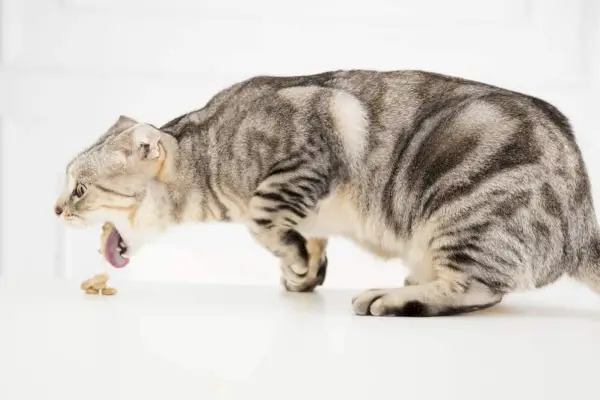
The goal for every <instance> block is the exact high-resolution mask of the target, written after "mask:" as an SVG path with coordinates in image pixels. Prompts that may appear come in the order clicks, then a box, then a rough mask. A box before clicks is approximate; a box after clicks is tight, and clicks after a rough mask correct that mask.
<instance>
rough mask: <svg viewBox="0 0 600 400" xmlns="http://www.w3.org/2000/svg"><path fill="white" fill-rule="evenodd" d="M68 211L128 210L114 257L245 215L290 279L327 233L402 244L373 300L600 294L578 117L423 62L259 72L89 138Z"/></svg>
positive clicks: (118, 220) (319, 269) (319, 262)
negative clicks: (554, 289)
mask: <svg viewBox="0 0 600 400" xmlns="http://www.w3.org/2000/svg"><path fill="white" fill-rule="evenodd" d="M66 176H67V182H66V184H65V188H64V192H63V193H62V194H61V196H60V198H59V199H58V201H57V204H56V207H55V212H56V214H57V215H59V216H61V217H62V218H64V219H65V220H67V221H69V222H70V223H71V224H73V225H79V226H82V225H83V226H87V225H89V224H91V223H97V222H104V221H109V222H111V223H112V224H113V225H114V226H115V228H114V229H113V232H112V233H111V238H109V240H108V241H107V248H106V249H105V253H106V255H107V258H108V259H109V261H110V262H111V263H112V264H113V265H114V266H115V267H123V266H124V265H126V264H127V261H128V258H129V257H130V256H132V255H134V254H135V252H136V251H137V250H138V249H139V248H140V246H142V245H143V244H144V243H146V242H147V241H148V240H149V239H150V238H151V237H152V236H154V235H156V234H158V233H160V232H162V231H164V230H165V229H167V228H168V227H169V226H172V225H174V224H178V223H182V222H187V221H209V220H216V221H236V222H239V223H242V224H245V225H246V226H247V227H248V229H249V230H250V232H251V233H252V235H253V237H254V238H256V240H257V241H258V243H260V244H261V245H262V246H264V247H265V248H267V249H268V250H269V251H270V252H271V253H272V254H273V255H275V257H277V258H278V259H279V260H280V262H281V271H282V284H283V286H284V287H285V288H286V289H287V290H290V291H299V292H302V291H311V290H313V289H314V288H315V287H316V286H317V285H321V284H322V283H323V280H324V278H325V271H326V266H327V258H326V255H325V253H326V245H327V238H328V237H330V236H333V235H341V236H344V237H347V238H350V239H351V240H353V241H354V242H355V243H357V244H358V245H361V246H362V247H364V248H365V249H367V250H369V251H371V252H373V253H375V254H377V255H379V256H381V257H383V258H385V259H389V258H400V259H402V260H403V261H404V263H405V264H406V265H407V266H408V268H409V270H410V274H409V275H408V278H407V279H406V282H405V286H404V287H399V288H386V289H372V290H367V291H365V292H363V293H361V294H359V295H358V296H357V297H355V298H354V299H353V301H352V305H353V309H354V312H355V313H356V314H359V315H395V316H439V315H451V314H458V313H464V312H469V311H475V310H480V309H484V308H487V307H490V306H492V305H494V304H497V303H498V302H500V301H501V299H502V298H503V296H504V295H505V294H507V293H510V292H514V291H517V290H525V289H531V288H537V287H541V286H544V285H548V284H550V283H552V282H554V281H556V280H557V279H558V278H559V277H561V276H565V275H566V276H570V277H574V278H575V279H577V280H579V281H581V282H583V283H584V284H586V285H588V286H589V287H591V288H592V289H593V290H595V291H599V292H600V240H599V239H600V233H599V229H598V224H597V221H596V217H595V212H594V207H593V204H592V198H591V193H590V184H589V180H588V175H587V172H586V169H585V166H584V162H583V160H582V158H581V154H580V151H579V149H578V145H577V143H576V140H575V138H574V136H573V132H572V130H571V127H570V125H569V122H568V121H567V118H565V116H563V115H562V114H561V113H560V112H559V111H558V110H557V109H556V108H555V107H553V106H552V105H550V104H548V103H546V102H544V101H542V100H539V99H537V98H534V97H531V96H527V95H524V94H520V93H515V92H512V91H508V90H505V89H502V88H498V87H494V86H490V85H487V84H483V83H479V82H473V81H469V80H464V79H459V78H455V77H449V76H444V75H439V74H434V73H428V72H423V71H393V72H376V71H336V72H326V73H322V74H317V75H310V76H296V77H266V76H262V77H254V78H252V79H248V80H246V81H244V82H240V83H237V84H235V85H233V86H231V87H229V88H227V89H225V90H223V91H221V92H220V93H218V94H217V95H216V96H214V97H213V98H212V99H211V100H210V101H209V102H208V104H206V106H205V107H203V108H202V109H199V110H196V111H192V112H190V113H187V114H185V115H182V116H180V117H178V118H176V119H174V120H172V121H170V122H168V123H167V124H165V125H163V126H161V127H160V128H157V127H155V126H153V125H151V124H147V123H139V122H136V121H134V120H132V119H130V118H127V117H123V116H122V117H120V118H119V119H118V121H117V122H116V123H115V124H114V125H113V126H112V127H111V128H110V129H109V130H108V132H106V133H105V134H104V135H102V136H101V137H100V138H99V140H98V141H96V142H95V143H94V144H92V145H91V146H90V147H89V148H87V149H85V150H84V151H82V152H81V153H80V154H78V155H77V156H76V157H75V158H74V159H73V160H72V161H71V162H70V163H69V165H68V167H67V173H66Z"/></svg>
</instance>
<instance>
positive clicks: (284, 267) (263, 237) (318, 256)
mask: <svg viewBox="0 0 600 400" xmlns="http://www.w3.org/2000/svg"><path fill="white" fill-rule="evenodd" d="M293 175H294V177H293V178H294V179H289V180H287V179H286V180H284V179H282V178H283V177H281V176H271V177H270V179H267V180H265V181H264V182H262V183H261V184H260V185H259V187H258V189H257V190H256V192H255V193H254V196H253V197H252V200H251V201H250V204H249V206H250V207H249V211H250V219H249V228H250V232H251V233H252V235H253V236H254V238H255V239H256V240H257V241H258V242H259V243H261V244H262V245H263V246H264V247H265V248H266V249H267V250H269V251H270V252H271V253H272V254H274V255H275V256H276V257H278V258H279V260H280V266H281V271H282V277H281V282H282V284H283V286H284V287H285V288H286V289H287V290H289V291H293V292H308V291H312V290H313V289H314V288H315V287H316V286H318V285H320V284H322V283H323V281H324V279H325V273H326V270H327V256H326V255H325V249H326V246H327V240H326V239H324V238H309V239H307V238H305V237H304V236H303V235H302V234H301V233H300V232H299V231H298V229H297V228H298V225H299V224H300V222H302V221H303V220H304V219H305V218H307V217H308V216H310V215H311V214H312V213H313V212H314V208H315V206H316V203H317V202H318V200H319V199H320V198H321V197H322V196H323V195H324V194H325V193H327V185H328V184H329V183H328V182H327V181H326V180H325V177H324V175H323V174H320V173H317V172H315V171H312V170H305V171H294V173H293Z"/></svg>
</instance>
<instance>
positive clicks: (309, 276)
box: [281, 254, 328, 292]
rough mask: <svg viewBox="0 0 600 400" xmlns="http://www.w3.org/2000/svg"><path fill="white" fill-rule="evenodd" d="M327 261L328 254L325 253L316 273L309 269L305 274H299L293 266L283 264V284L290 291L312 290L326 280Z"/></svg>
mask: <svg viewBox="0 0 600 400" xmlns="http://www.w3.org/2000/svg"><path fill="white" fill-rule="evenodd" d="M327 263H328V260H327V256H326V255H325V254H323V256H322V258H321V260H320V263H319V267H318V269H317V271H316V273H314V272H313V271H310V270H308V271H306V273H304V274H297V273H295V272H294V271H295V270H294V269H293V268H285V267H283V266H282V274H281V284H282V286H283V287H284V288H285V290H287V291H288V292H312V291H313V290H314V289H315V288H316V287H317V286H321V285H323V283H324V282H325V277H326V276H327Z"/></svg>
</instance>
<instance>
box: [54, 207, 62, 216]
mask: <svg viewBox="0 0 600 400" xmlns="http://www.w3.org/2000/svg"><path fill="white" fill-rule="evenodd" d="M62 213H63V208H62V207H61V206H54V214H56V215H57V216H59V217H60V215H61V214H62Z"/></svg>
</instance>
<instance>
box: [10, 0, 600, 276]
mask: <svg viewBox="0 0 600 400" xmlns="http://www.w3.org/2000/svg"><path fill="white" fill-rule="evenodd" d="M599 26H600V5H598V3H597V2H595V1H593V0H575V1H566V0H565V1H558V0H550V1H548V0H503V1H501V0H490V1H478V0H454V1H443V0H426V1H414V0H407V1H399V0H395V1H392V0H371V1H348V0H347V1H342V0H336V1H325V0H319V1H317V0H304V1H302V2H300V1H288V2H282V1H275V0H253V1H251V0H213V1H197V0H170V1H159V0H0V150H1V152H2V153H1V162H2V164H1V166H0V171H1V176H0V190H1V214H0V220H1V222H2V232H1V254H2V259H1V261H2V263H1V264H0V276H2V277H5V278H10V279H12V278H22V279H38V278H39V279H43V278H46V277H66V278H78V277H84V276H85V277H87V276H88V275H89V274H90V273H91V272H93V271H95V270H98V269H99V268H101V267H102V263H101V261H100V260H99V259H98V257H97V254H96V248H97V244H98V235H99V227H98V228H96V229H92V230H87V231H78V230H65V229H63V228H62V227H61V226H60V225H59V224H58V223H57V221H56V218H55V217H54V215H53V212H52V208H53V205H54V201H55V198H56V195H57V194H58V189H59V186H60V184H61V179H62V173H63V170H64V167H65V165H66V163H67V162H68V161H69V159H70V158H71V157H72V156H73V155H74V154H76V153H77V152H78V151H79V150H80V149H81V148H82V147H84V146H86V145H87V144H88V143H90V142H91V141H92V140H94V139H95V138H96V137H97V136H98V135H100V134H101V133H103V131H104V130H105V129H106V128H107V127H108V126H110V124H112V123H113V122H114V121H115V120H116V118H117V117H118V116H119V115H120V114H125V115H128V116H130V117H133V118H136V119H139V120H143V121H147V122H150V123H153V124H156V125H161V124H163V123H165V122H166V121H168V120H169V119H171V118H173V117H176V116H177V115H179V114H182V113H184V112H186V111H188V110H191V109H195V108H199V107H201V106H202V105H203V104H204V103H205V102H206V101H207V100H208V99H209V98H210V97H211V96H212V95H213V94H214V93H216V92H217V91H218V90H220V89H222V88H224V87H225V86H228V85H230V84H232V83H234V82H236V81H238V80H241V79H245V78H247V77H249V76H251V75H256V74H269V75H285V74H308V73H316V72H322V71H325V70H331V69H350V68H373V69H408V68H418V69H425V70H432V71H436V72H440V73H446V74H452V75H459V76H463V77H467V78H471V79H476V80H482V81H485V82H488V83H492V84H496V85H500V86H505V87H507V88H510V89H513V90H519V91H524V92H527V93H529V94H533V95H536V96H538V97H542V98H544V99H546V100H549V101H550V102H552V103H554V104H555V105H556V106H558V107H559V108H560V109H561V110H562V111H563V112H565V113H566V114H567V115H568V116H569V117H570V118H571V120H572V122H573V125H574V126H575V129H576V134H577V136H578V138H579V143H580V145H581V147H582V149H583V153H584V157H585V159H586V161H587V165H588V169H589V172H590V175H591V180H592V185H593V189H594V195H595V197H596V198H599V196H600V192H599V191H600V160H599V158H598V155H597V153H598V149H599V146H600V139H598V137H599V136H600V132H599V128H598V124H597V116H598V111H599V108H598V100H597V99H598V95H599V94H600V28H599ZM329 258H330V269H329V274H328V279H327V285H328V286H335V287H370V286H374V285H377V284H385V286H391V285H392V283H393V282H398V283H400V282H401V281H402V279H403V275H404V271H403V270H402V269H401V268H399V267H398V265H396V263H389V264H384V263H382V262H380V261H377V260H374V259H372V258H371V257H370V256H368V255H367V254H365V253H363V252H362V251H359V250H358V249H357V248H355V247H354V246H353V245H351V244H349V243H347V242H345V241H342V240H334V241H332V243H331V245H330V249H329ZM278 274H279V271H278V266H277V262H276V261H275V260H274V259H273V258H272V257H271V256H270V255H268V254H267V253H266V252H265V251H264V250H263V249H262V248H260V247H259V246H258V245H257V244H255V243H254V242H253V240H252V239H251V238H250V236H249V235H248V234H247V233H246V231H245V229H244V228H243V227H240V226H234V225H204V226H189V227H180V228H177V229H173V230H172V231H170V232H169V233H168V234H166V235H165V236H164V237H162V238H161V239H160V240H158V241H157V242H156V243H154V244H153V245H151V246H148V247H147V248H145V249H144V251H143V252H142V253H141V254H140V256H139V257H137V258H136V259H135V260H134V261H133V262H132V263H131V264H130V266H128V267H127V268H126V269H125V270H123V271H118V272H117V271H114V272H113V277H115V278H116V279H134V280H159V281H160V280H192V281H201V282H219V283H238V284H268V285H276V284H278Z"/></svg>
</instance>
